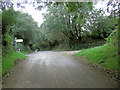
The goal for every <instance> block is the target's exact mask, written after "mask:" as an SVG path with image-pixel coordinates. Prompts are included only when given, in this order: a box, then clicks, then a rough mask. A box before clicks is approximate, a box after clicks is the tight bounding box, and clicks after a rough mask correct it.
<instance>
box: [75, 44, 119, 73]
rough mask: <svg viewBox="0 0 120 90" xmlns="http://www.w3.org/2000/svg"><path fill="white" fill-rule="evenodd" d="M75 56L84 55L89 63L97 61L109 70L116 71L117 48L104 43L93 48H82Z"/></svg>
mask: <svg viewBox="0 0 120 90" xmlns="http://www.w3.org/2000/svg"><path fill="white" fill-rule="evenodd" d="M75 56H84V57H86V58H87V59H89V61H88V62H89V63H95V62H96V63H99V64H101V65H102V66H104V67H106V68H107V69H109V70H114V71H117V70H118V69H119V70H120V68H119V67H118V53H117V48H115V47H112V46H110V45H109V44H105V45H103V46H98V47H95V48H88V49H82V51H80V52H79V53H77V54H76V55H75Z"/></svg>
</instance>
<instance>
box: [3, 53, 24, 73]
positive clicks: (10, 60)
mask: <svg viewBox="0 0 120 90" xmlns="http://www.w3.org/2000/svg"><path fill="white" fill-rule="evenodd" d="M24 58H26V56H25V55H24V54H23V53H20V52H16V51H13V52H10V53H8V54H7V55H6V56H3V57H2V74H4V73H5V72H6V71H9V70H11V69H12V68H13V67H14V62H15V60H17V59H20V60H22V59H24Z"/></svg>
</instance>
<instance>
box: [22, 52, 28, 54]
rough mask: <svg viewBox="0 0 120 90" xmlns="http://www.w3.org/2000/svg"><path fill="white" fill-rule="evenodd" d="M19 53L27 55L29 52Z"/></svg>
mask: <svg viewBox="0 0 120 90" xmlns="http://www.w3.org/2000/svg"><path fill="white" fill-rule="evenodd" d="M21 53H23V54H28V53H29V52H21Z"/></svg>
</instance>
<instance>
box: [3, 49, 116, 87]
mask: <svg viewBox="0 0 120 90" xmlns="http://www.w3.org/2000/svg"><path fill="white" fill-rule="evenodd" d="M77 52H78V51H76V52H53V51H41V52H37V53H32V54H28V58H27V59H26V60H24V61H23V62H21V63H20V64H19V65H18V66H17V67H16V69H15V71H14V72H13V73H12V74H10V76H9V77H8V78H6V79H5V82H4V84H3V88H115V87H116V84H117V82H116V81H114V80H113V79H110V78H108V77H107V76H105V75H101V74H100V73H97V72H95V71H93V70H91V69H89V68H88V67H87V66H85V65H83V64H81V63H79V62H77V60H80V59H78V58H76V57H74V56H73V55H72V54H74V53H77ZM75 59H76V60H75Z"/></svg>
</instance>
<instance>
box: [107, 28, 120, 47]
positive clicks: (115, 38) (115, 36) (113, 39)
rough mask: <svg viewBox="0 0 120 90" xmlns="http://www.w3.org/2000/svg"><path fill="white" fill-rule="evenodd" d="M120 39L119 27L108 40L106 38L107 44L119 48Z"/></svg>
mask: <svg viewBox="0 0 120 90" xmlns="http://www.w3.org/2000/svg"><path fill="white" fill-rule="evenodd" d="M118 37H120V33H118V26H117V27H116V29H115V30H113V32H112V33H111V34H110V36H109V37H108V38H106V40H107V42H108V43H110V44H111V45H112V46H114V47H116V48H118Z"/></svg>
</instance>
